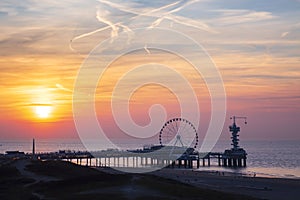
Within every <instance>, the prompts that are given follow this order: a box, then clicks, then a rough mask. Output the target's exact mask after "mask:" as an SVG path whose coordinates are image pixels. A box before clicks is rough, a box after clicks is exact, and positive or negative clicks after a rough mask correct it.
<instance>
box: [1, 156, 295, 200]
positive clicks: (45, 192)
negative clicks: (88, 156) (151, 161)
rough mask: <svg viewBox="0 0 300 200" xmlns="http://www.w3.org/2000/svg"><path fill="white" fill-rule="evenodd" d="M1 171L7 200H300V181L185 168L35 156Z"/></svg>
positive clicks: (8, 163)
mask: <svg viewBox="0 0 300 200" xmlns="http://www.w3.org/2000/svg"><path fill="white" fill-rule="evenodd" d="M0 169H1V170H0V190H1V192H0V197H1V199H142V198H143V199H153V198H155V199H282V198H283V197H284V198H285V199H298V198H297V197H299V195H300V191H299V190H298V188H300V180H298V179H274V178H260V177H239V176H232V175H230V174H224V175H223V174H218V173H212V172H200V171H192V170H182V169H162V170H159V171H155V172H152V173H148V174H126V173H122V172H120V171H116V170H114V169H112V168H90V167H84V166H78V165H75V164H73V163H69V162H63V161H31V160H29V159H25V160H24V159H20V160H8V159H4V160H1V167H0ZM15 191H19V192H15Z"/></svg>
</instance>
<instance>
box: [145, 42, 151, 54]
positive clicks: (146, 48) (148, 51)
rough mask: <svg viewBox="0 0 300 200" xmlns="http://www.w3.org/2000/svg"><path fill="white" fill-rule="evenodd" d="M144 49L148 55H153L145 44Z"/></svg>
mask: <svg viewBox="0 0 300 200" xmlns="http://www.w3.org/2000/svg"><path fill="white" fill-rule="evenodd" d="M144 49H145V51H146V52H147V53H148V54H151V52H150V50H149V49H148V46H147V44H145V46H144Z"/></svg>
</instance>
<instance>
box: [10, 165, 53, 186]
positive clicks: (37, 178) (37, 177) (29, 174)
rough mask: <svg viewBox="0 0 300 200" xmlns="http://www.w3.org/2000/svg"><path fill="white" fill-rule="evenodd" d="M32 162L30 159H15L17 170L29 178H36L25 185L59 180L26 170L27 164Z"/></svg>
mask: <svg viewBox="0 0 300 200" xmlns="http://www.w3.org/2000/svg"><path fill="white" fill-rule="evenodd" d="M30 162H31V161H30V160H24V159H21V160H17V161H15V162H14V163H13V165H14V166H15V167H16V168H17V170H18V171H19V172H20V174H21V175H22V176H25V177H27V178H32V179H34V180H35V182H33V183H30V184H27V185H25V186H30V185H33V184H35V183H38V182H40V181H43V182H49V181H57V180H59V179H57V178H54V177H50V176H43V175H38V174H36V173H33V172H30V171H28V170H26V166H27V165H29V164H30Z"/></svg>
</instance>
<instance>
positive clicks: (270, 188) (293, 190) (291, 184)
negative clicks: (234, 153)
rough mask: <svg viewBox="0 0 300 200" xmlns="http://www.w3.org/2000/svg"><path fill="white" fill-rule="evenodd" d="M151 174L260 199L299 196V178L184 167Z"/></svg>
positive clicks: (294, 197) (275, 199) (280, 198)
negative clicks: (248, 175)
mask: <svg viewBox="0 0 300 200" xmlns="http://www.w3.org/2000/svg"><path fill="white" fill-rule="evenodd" d="M152 174H154V175H156V176H160V177H164V178H168V179H172V180H176V181H179V182H182V183H186V184H190V185H193V186H196V187H200V188H209V189H213V190H217V191H224V192H229V193H234V194H243V195H248V196H252V197H256V198H261V199H274V200H277V199H278V200H282V199H290V200H293V199H295V200H297V199H299V197H300V179H283V178H261V177H245V176H235V175H233V174H232V175H231V174H228V173H226V174H225V175H223V174H222V173H218V172H215V173H214V172H201V171H198V170H197V171H196V170H193V171H192V170H184V169H167V168H166V169H162V170H159V171H156V172H153V173H152Z"/></svg>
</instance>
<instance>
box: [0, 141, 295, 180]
mask: <svg viewBox="0 0 300 200" xmlns="http://www.w3.org/2000/svg"><path fill="white" fill-rule="evenodd" d="M126 142H127V143H130V142H129V141H126ZM119 143H122V141H119ZM136 144H137V143H132V144H131V146H130V145H128V146H129V147H131V148H130V149H134V148H142V145H141V146H136ZM240 146H241V147H243V148H244V149H245V150H246V151H247V154H248V156H247V167H245V168H228V167H227V168H226V167H218V166H217V163H216V162H215V163H214V162H213V161H212V163H211V166H210V167H208V166H206V167H200V169H197V170H200V171H214V172H228V173H233V174H243V175H248V176H252V175H253V176H257V177H274V178H292V179H300V141H271V140H270V141H242V142H241V143H240ZM230 148H231V146H230V141H227V140H220V141H218V142H217V144H216V145H215V147H214V149H213V150H212V151H213V152H223V151H224V150H225V149H230ZM12 150H19V151H23V152H25V153H30V152H32V140H0V153H2V154H4V153H5V152H6V151H12ZM59 150H72V151H86V148H85V146H84V145H83V144H82V142H81V141H80V140H79V139H64V140H62V139H59V140H54V139H52V140H49V139H47V140H43V139H40V140H36V151H37V152H56V151H59ZM94 150H96V149H94Z"/></svg>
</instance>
